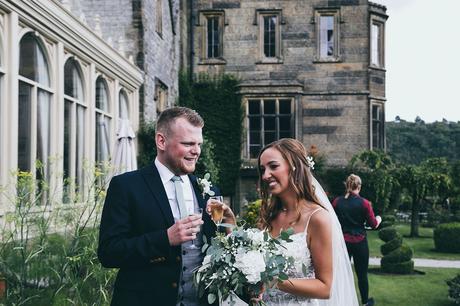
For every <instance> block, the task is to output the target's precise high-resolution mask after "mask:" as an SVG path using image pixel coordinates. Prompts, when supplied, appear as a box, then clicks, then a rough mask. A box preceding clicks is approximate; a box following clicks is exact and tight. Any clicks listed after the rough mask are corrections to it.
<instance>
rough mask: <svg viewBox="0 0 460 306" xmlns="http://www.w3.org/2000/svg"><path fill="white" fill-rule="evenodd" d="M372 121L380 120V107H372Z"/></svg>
mask: <svg viewBox="0 0 460 306" xmlns="http://www.w3.org/2000/svg"><path fill="white" fill-rule="evenodd" d="M372 119H374V120H379V119H380V118H379V106H378V105H372Z"/></svg>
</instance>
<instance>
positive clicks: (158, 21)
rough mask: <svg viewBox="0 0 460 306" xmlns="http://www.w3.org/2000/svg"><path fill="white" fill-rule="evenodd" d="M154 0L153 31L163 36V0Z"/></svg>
mask: <svg viewBox="0 0 460 306" xmlns="http://www.w3.org/2000/svg"><path fill="white" fill-rule="evenodd" d="M155 2H156V6H155V31H156V32H157V34H158V35H159V36H160V37H163V0H156V1H155Z"/></svg>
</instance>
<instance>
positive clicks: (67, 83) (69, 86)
mask: <svg viewBox="0 0 460 306" xmlns="http://www.w3.org/2000/svg"><path fill="white" fill-rule="evenodd" d="M77 65H78V63H77V62H76V61H75V60H74V59H69V60H67V62H66V64H65V66H64V93H65V94H66V95H68V96H71V97H74V98H75V99H78V100H83V82H82V79H81V76H80V71H79V69H78V66H77Z"/></svg>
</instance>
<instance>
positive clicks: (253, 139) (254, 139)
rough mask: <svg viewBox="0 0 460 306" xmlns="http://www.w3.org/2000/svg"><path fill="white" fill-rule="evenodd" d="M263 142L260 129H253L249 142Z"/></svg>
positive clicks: (252, 143)
mask: <svg viewBox="0 0 460 306" xmlns="http://www.w3.org/2000/svg"><path fill="white" fill-rule="evenodd" d="M261 143H262V142H261V141H260V131H251V132H250V133H249V144H251V145H254V144H261Z"/></svg>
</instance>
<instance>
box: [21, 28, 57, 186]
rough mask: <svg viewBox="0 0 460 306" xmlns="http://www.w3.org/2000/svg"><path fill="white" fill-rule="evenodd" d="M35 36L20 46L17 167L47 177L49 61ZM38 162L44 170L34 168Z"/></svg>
mask: <svg viewBox="0 0 460 306" xmlns="http://www.w3.org/2000/svg"><path fill="white" fill-rule="evenodd" d="M43 50H44V49H43V47H42V45H41V43H40V42H39V40H38V39H37V38H36V36H35V34H33V33H27V34H25V35H24V36H23V37H22V39H21V41H20V43H19V52H20V53H19V88H18V91H19V96H18V104H19V105H18V168H19V170H21V171H35V175H36V178H37V179H46V177H47V165H46V164H47V158H48V156H49V143H50V106H51V105H50V104H51V95H52V92H51V89H50V75H49V67H48V62H47V60H46V56H45V52H44V51H43ZM35 160H39V161H40V162H41V163H42V164H43V167H42V168H36V167H35Z"/></svg>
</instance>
